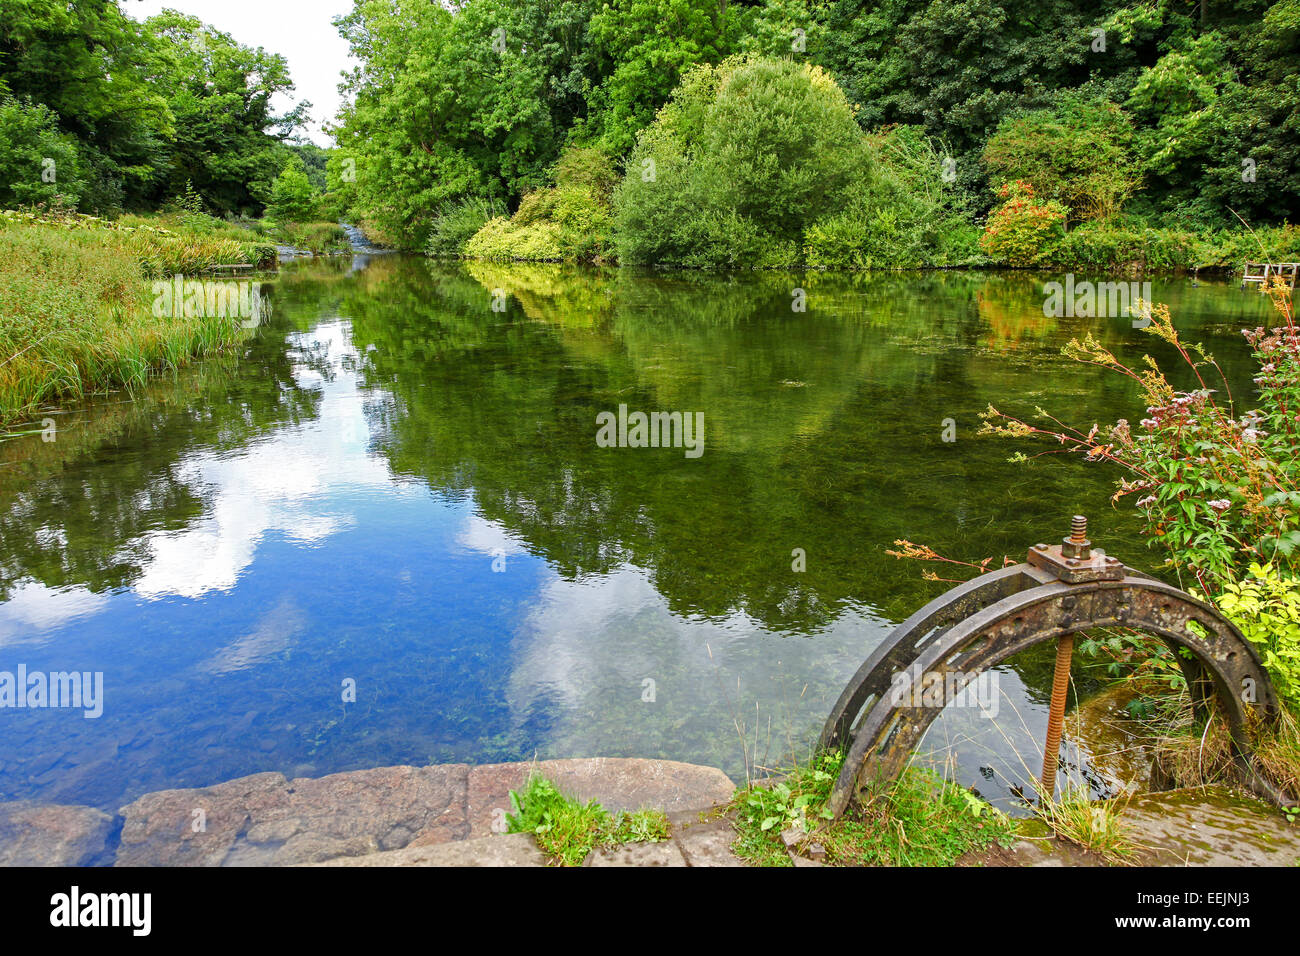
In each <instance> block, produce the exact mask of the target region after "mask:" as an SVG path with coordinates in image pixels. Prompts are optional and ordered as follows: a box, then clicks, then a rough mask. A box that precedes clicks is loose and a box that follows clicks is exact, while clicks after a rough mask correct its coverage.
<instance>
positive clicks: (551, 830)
mask: <svg viewBox="0 0 1300 956" xmlns="http://www.w3.org/2000/svg"><path fill="white" fill-rule="evenodd" d="M510 804H511V807H512V808H513V809H514V811H515V812H514V813H512V814H509V815H508V816H507V822H508V827H507V830H508V832H510V833H531V834H533V837H534V839H536V840H537V845H538V847H539V848H540V849H541V850H542V852H543V853H546V854H547V855H548V856H550V857H551V859H552V861H553V862H556V863H559V864H560V865H562V866H581V865H582V861H583V860H585V859H586V858H587V854H589V853H590V852H591V851H592V850H594V849H596V848H597V847H607V846H619V845H622V844H624V843H661V842H663V841H664V840H667V839H668V835H669V829H668V818H667V817H666V816H665V815H664V814H663V813H662V812H661V811H659V810H638V811H636V812H635V813H623V812H620V813H616V814H613V815H611V814H610V813H608V812H607V811H606V810H605V809H604V808H603V807H602V806H601V805H600V804H599V803H597V802H596V801H595V800H589V801H587V802H586V803H580V802H579V801H577V800H574V799H572V798H570V797H566V796H565V795H564V794H563V793H561V792H560V790H559V788H558V787H556V785H555V784H554V783H552V782H551V781H550V780H548V779H546V778H545V777H543V776H540V775H538V774H534V775H532V776H531V777H529V778H528V782H527V783H526V784H525V785H524V789H523V790H522V791H519V792H517V791H514V790H512V791H510Z"/></svg>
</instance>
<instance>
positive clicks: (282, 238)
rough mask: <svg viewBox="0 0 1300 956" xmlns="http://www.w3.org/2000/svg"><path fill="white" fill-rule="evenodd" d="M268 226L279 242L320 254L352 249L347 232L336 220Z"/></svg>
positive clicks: (283, 223)
mask: <svg viewBox="0 0 1300 956" xmlns="http://www.w3.org/2000/svg"><path fill="white" fill-rule="evenodd" d="M268 228H269V232H270V234H271V235H272V236H273V237H275V239H276V240H277V241H278V242H282V243H284V244H285V245H288V246H293V247H294V248H295V249H303V250H306V251H307V252H312V253H315V254H316V255H318V256H323V255H328V254H329V253H331V252H350V251H351V250H352V243H350V242H349V241H348V234H347V232H345V231H344V229H343V227H342V226H340V225H339V224H338V223H336V222H282V223H278V224H275V225H271V226H269V227H268Z"/></svg>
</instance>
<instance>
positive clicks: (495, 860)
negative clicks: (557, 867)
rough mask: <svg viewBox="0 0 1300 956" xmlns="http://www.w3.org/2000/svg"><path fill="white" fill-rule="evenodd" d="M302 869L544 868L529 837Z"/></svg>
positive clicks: (469, 842)
mask: <svg viewBox="0 0 1300 956" xmlns="http://www.w3.org/2000/svg"><path fill="white" fill-rule="evenodd" d="M304 865H306V866H548V865H549V863H548V862H547V859H546V854H545V853H543V852H542V851H541V850H539V849H538V848H537V844H536V843H535V842H534V841H533V835H532V834H531V833H509V834H501V835H499V836H490V837H479V838H478V839H476V840H460V841H457V842H456V843H439V844H436V845H433V846H408V847H407V848H406V849H404V850H393V851H392V852H390V853H368V854H366V855H365V856H341V857H336V858H335V859H333V860H326V861H325V862H324V863H309V864H304Z"/></svg>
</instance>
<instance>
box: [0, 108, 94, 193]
mask: <svg viewBox="0 0 1300 956" xmlns="http://www.w3.org/2000/svg"><path fill="white" fill-rule="evenodd" d="M86 186H87V184H86V182H85V177H84V174H83V172H82V169H81V163H80V158H79V157H78V155H77V141H76V138H75V137H73V136H72V135H71V134H69V133H65V132H63V131H61V130H60V129H59V128H58V117H57V116H55V115H54V111H53V110H51V109H50V108H49V107H47V106H44V105H42V104H40V103H22V102H19V101H18V100H15V99H14V98H13V97H8V98H4V99H0V208H12V207H14V206H21V205H30V204H33V203H40V202H44V203H55V202H59V203H62V204H63V205H68V206H75V205H76V204H77V202H78V200H79V199H80V198H81V196H82V193H83V191H84V190H85V189H86Z"/></svg>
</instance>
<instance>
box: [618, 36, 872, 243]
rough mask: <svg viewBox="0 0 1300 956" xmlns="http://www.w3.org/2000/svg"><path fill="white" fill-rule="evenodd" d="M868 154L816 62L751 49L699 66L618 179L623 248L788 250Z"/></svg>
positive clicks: (842, 199) (826, 210) (844, 192)
mask: <svg viewBox="0 0 1300 956" xmlns="http://www.w3.org/2000/svg"><path fill="white" fill-rule="evenodd" d="M870 161H871V157H870V155H869V151H868V148H867V143H866V137H865V136H864V135H863V134H862V132H861V130H860V129H859V128H858V125H857V122H856V121H855V120H854V118H853V110H852V108H851V107H850V106H849V103H848V101H847V100H846V99H845V97H844V93H843V92H842V91H841V90H840V88H839V87H838V86H836V85H835V82H834V81H833V80H832V79H831V78H830V76H829V75H828V74H826V73H825V72H824V71H823V70H821V69H820V68H819V67H814V66H809V65H807V64H798V63H793V62H790V61H786V60H768V59H760V58H750V57H733V58H731V59H729V60H726V61H724V62H723V63H722V64H721V65H719V66H716V67H713V66H700V67H697V68H695V69H694V70H692V71H691V72H690V73H688V74H687V75H686V76H685V77H683V79H682V82H681V85H680V86H679V87H678V88H677V91H676V92H675V93H674V94H673V98H672V100H671V101H670V102H669V103H668V105H666V106H665V107H664V108H663V109H662V110H660V112H659V115H658V117H656V119H655V122H654V124H653V125H652V126H650V127H649V128H648V129H647V130H645V131H643V132H642V134H641V136H640V137H639V139H638V141H637V146H636V149H635V150H634V151H633V153H632V156H631V158H630V160H629V161H628V163H627V169H626V173H625V175H624V177H623V180H622V181H621V182H620V183H619V185H618V187H617V189H616V190H615V200H614V205H615V209H616V210H617V213H616V218H617V230H616V234H617V237H618V239H617V244H618V251H619V258H620V259H622V260H624V261H628V262H666V263H677V264H683V265H712V266H720V265H737V264H744V265H776V264H781V263H782V261H783V262H784V263H792V262H796V261H798V259H799V258H800V257H801V255H802V252H801V246H802V243H803V238H804V232H805V229H806V228H807V227H808V226H810V225H811V224H813V223H815V222H817V221H818V220H820V219H823V218H826V217H828V216H832V215H835V214H837V213H839V212H841V211H842V210H843V209H844V207H845V205H846V204H847V203H848V201H849V197H850V195H851V190H852V187H853V185H854V184H856V183H857V182H859V181H860V180H861V176H862V174H861V172H860V170H861V168H862V167H863V165H864V164H867V163H869V162H870ZM828 230H829V231H830V232H833V233H835V234H836V235H839V236H842V237H847V238H850V239H851V234H850V233H848V232H846V231H845V230H835V229H834V228H831V227H828ZM827 241H828V242H831V241H832V240H830V239H829V238H828V240H827Z"/></svg>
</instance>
